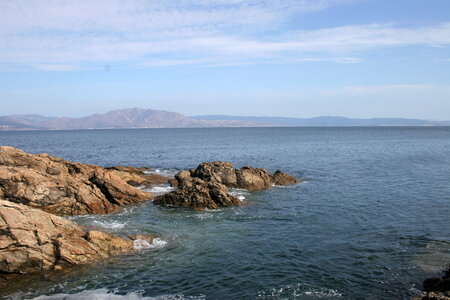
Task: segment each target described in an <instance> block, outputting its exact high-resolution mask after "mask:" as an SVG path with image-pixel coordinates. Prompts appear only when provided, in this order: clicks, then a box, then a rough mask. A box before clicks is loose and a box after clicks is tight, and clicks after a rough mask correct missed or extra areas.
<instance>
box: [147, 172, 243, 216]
mask: <svg viewBox="0 0 450 300" xmlns="http://www.w3.org/2000/svg"><path fill="white" fill-rule="evenodd" d="M182 182H183V181H182ZM181 186H182V188H181V189H179V190H176V191H173V192H170V193H168V194H164V195H162V196H158V197H156V198H155V200H154V201H153V202H154V203H155V204H157V205H163V206H180V207H192V208H209V209H217V208H220V207H226V206H233V205H240V204H241V203H242V202H241V201H240V200H239V199H238V198H236V197H234V196H232V195H230V194H228V189H227V187H226V186H224V185H223V184H220V183H207V182H205V181H203V180H201V179H199V178H193V179H192V180H190V181H184V182H183V184H182V185H181Z"/></svg>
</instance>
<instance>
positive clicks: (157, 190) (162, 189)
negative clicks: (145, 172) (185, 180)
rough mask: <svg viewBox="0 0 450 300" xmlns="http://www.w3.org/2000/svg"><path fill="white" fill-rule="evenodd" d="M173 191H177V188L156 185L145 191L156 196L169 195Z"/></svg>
mask: <svg viewBox="0 0 450 300" xmlns="http://www.w3.org/2000/svg"><path fill="white" fill-rule="evenodd" d="M173 190H175V188H174V187H172V186H170V185H167V184H161V185H156V186H153V187H151V188H148V189H145V191H147V192H150V193H152V194H155V195H162V194H167V193H169V192H171V191H173Z"/></svg>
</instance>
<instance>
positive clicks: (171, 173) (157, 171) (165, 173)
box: [144, 169, 178, 177]
mask: <svg viewBox="0 0 450 300" xmlns="http://www.w3.org/2000/svg"><path fill="white" fill-rule="evenodd" d="M177 173H178V170H173V169H154V170H146V171H144V174H147V175H151V174H158V175H162V176H167V177H173V176H175V174H177Z"/></svg>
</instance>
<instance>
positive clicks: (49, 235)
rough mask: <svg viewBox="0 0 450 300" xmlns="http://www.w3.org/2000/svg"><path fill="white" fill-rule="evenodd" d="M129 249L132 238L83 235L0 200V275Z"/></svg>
mask: <svg viewBox="0 0 450 300" xmlns="http://www.w3.org/2000/svg"><path fill="white" fill-rule="evenodd" d="M131 249H133V241H132V240H131V239H123V238H120V237H117V236H114V235H111V234H109V233H105V232H100V231H95V230H93V231H88V232H84V231H83V230H82V229H81V228H80V227H79V226H78V225H76V224H75V223H73V222H71V221H69V220H67V219H64V218H62V217H58V216H55V215H52V214H49V213H46V212H43V211H42V210H39V209H35V208H31V207H29V206H25V205H22V204H16V203H12V202H10V201H5V200H0V275H5V274H27V273H36V272H39V271H42V270H58V269H62V268H65V267H67V266H72V265H79V264H86V263H89V262H93V261H97V260H99V259H103V258H107V257H109V256H111V255H116V254H120V253H123V252H126V251H130V250H131Z"/></svg>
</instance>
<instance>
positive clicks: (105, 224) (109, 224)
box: [92, 220, 127, 229]
mask: <svg viewBox="0 0 450 300" xmlns="http://www.w3.org/2000/svg"><path fill="white" fill-rule="evenodd" d="M92 223H93V224H95V225H96V226H99V227H102V228H108V229H121V228H124V227H125V226H126V225H127V222H119V221H106V220H104V221H100V220H94V221H92Z"/></svg>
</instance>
